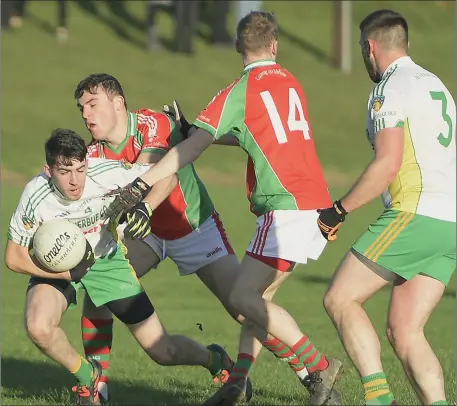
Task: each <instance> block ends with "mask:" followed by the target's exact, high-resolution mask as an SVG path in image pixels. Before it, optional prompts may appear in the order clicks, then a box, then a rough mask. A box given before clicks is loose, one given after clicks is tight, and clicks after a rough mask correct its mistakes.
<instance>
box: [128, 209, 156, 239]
mask: <svg viewBox="0 0 457 406" xmlns="http://www.w3.org/2000/svg"><path fill="white" fill-rule="evenodd" d="M151 216H152V209H151V207H150V206H149V204H148V203H147V202H140V203H138V204H137V205H136V206H135V207H134V208H133V209H132V210H130V211H129V212H127V213H126V220H127V227H125V229H124V237H127V238H130V239H132V240H133V239H140V240H142V239H143V238H145V237H146V236H148V235H149V234H150V233H151V224H150V218H151Z"/></svg>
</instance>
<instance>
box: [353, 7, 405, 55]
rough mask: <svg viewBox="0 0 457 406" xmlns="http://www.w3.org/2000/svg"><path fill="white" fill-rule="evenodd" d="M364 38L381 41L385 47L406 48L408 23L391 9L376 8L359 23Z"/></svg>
mask: <svg viewBox="0 0 457 406" xmlns="http://www.w3.org/2000/svg"><path fill="white" fill-rule="evenodd" d="M359 28H360V31H361V32H362V33H363V34H364V35H365V37H366V38H370V39H375V40H378V41H381V42H382V43H383V45H385V46H386V48H395V47H396V48H404V49H407V48H408V23H407V22H406V20H405V18H404V17H403V16H402V15H401V14H399V13H397V12H395V11H393V10H387V9H383V10H377V11H374V12H373V13H371V14H369V15H368V16H367V17H365V18H364V19H363V21H362V22H361V23H360V26H359Z"/></svg>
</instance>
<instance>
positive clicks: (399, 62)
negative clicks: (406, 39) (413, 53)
mask: <svg viewBox="0 0 457 406" xmlns="http://www.w3.org/2000/svg"><path fill="white" fill-rule="evenodd" d="M408 62H411V57H409V56H408V55H406V56H401V57H400V58H397V59H395V61H393V62H392V63H391V64H390V65H389V66H388V67H387V69H386V70H385V71H384V73H383V74H382V78H384V77H385V76H386V75H387V74H388V72H389V71H390V70H391V69H392V68H393V67H394V66H395V65H404V64H406V63H408Z"/></svg>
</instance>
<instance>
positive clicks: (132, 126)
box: [100, 111, 137, 157]
mask: <svg viewBox="0 0 457 406" xmlns="http://www.w3.org/2000/svg"><path fill="white" fill-rule="evenodd" d="M136 127H137V125H136V115H135V113H132V112H131V111H128V112H127V134H126V135H125V138H124V139H123V141H122V142H121V143H120V144H119V145H118V146H117V147H116V148H113V147H111V146H110V145H109V144H108V143H107V142H105V141H101V142H100V143H101V144H102V145H103V146H104V147H106V148H108V149H110V150H111V151H113V152H115V153H116V154H119V153H120V152H121V151H122V150H123V149H124V147H125V144H126V143H127V141H128V139H129V138H130V137H133V136H134V135H135V134H136ZM100 154H101V156H103V157H104V156H105V154H104V153H103V148H100Z"/></svg>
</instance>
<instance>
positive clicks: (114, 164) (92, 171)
mask: <svg viewBox="0 0 457 406" xmlns="http://www.w3.org/2000/svg"><path fill="white" fill-rule="evenodd" d="M119 165H120V162H119V161H109V162H102V163H100V164H98V165H95V166H92V167H90V168H89V169H88V170H87V174H88V175H90V176H94V175H99V174H100V173H103V172H105V171H106V170H110V169H113V168H118V167H119Z"/></svg>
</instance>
